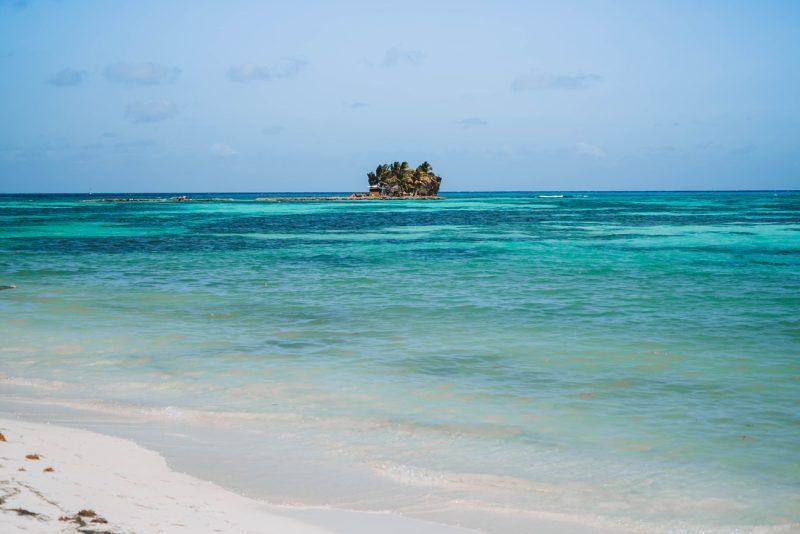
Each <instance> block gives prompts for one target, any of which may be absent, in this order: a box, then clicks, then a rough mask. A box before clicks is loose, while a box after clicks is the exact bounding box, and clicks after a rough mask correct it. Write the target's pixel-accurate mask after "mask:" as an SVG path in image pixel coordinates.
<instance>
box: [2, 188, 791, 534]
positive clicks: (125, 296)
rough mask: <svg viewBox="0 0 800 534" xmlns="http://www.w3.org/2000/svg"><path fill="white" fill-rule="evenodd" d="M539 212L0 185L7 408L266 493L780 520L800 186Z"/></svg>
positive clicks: (483, 508)
mask: <svg viewBox="0 0 800 534" xmlns="http://www.w3.org/2000/svg"><path fill="white" fill-rule="evenodd" d="M542 195H548V194H538V193H505V194H504V193H491V194H488V193H482V194H467V193H461V194H449V195H446V196H447V197H448V199H447V200H445V201H418V202H411V201H408V202H355V203H343V202H329V203H328V202H315V203H260V202H254V201H253V200H252V199H253V198H255V197H256V196H263V194H259V195H231V194H215V195H214V196H224V197H229V198H234V199H235V200H234V201H233V202H208V203H180V204H176V203H130V204H107V203H87V202H83V201H82V200H84V199H85V198H87V197H79V196H31V197H24V196H0V284H16V285H17V286H18V288H17V289H13V290H7V291H3V292H0V314H2V316H3V321H2V322H0V337H1V338H2V339H3V344H2V347H0V373H2V374H3V375H4V376H5V377H6V380H5V381H4V382H2V383H0V388H1V389H0V392H2V394H3V397H4V399H5V400H14V401H15V402H20V401H26V400H39V401H41V400H43V399H44V400H47V401H48V402H58V403H60V404H62V405H65V406H73V407H79V408H91V409H93V410H98V411H102V412H103V413H106V414H117V415H118V416H119V417H120V418H130V417H144V418H150V419H152V420H155V419H158V420H159V421H161V423H159V424H165V425H167V426H168V425H169V424H175V425H177V424H178V423H180V425H182V428H183V427H184V426H185V427H186V428H184V429H183V431H182V432H183V433H182V434H181V435H182V436H184V437H185V436H187V435H190V434H192V432H191V430H187V428H195V429H196V430H202V429H207V428H208V426H209V425H219V426H223V427H224V428H226V430H227V431H228V432H227V434H226V435H229V436H234V438H232V439H230V440H229V441H228V442H226V444H225V447H222V448H224V449H225V450H229V449H232V450H235V451H236V453H235V454H234V456H237V457H239V458H241V459H242V461H240V462H237V461H235V460H231V461H229V462H226V463H225V465H224V466H219V467H218V468H215V467H214V466H208V465H206V466H205V467H204V469H206V470H208V471H209V472H211V474H212V475H214V476H217V477H222V478H225V479H226V482H227V483H229V485H233V486H236V487H240V488H243V489H246V490H247V491H248V492H250V493H251V494H256V495H260V496H264V497H268V498H270V499H272V500H278V501H282V502H308V503H331V504H336V505H345V506H348V507H354V508H371V509H393V510H399V511H402V512H404V513H408V514H410V515H417V516H424V517H427V518H434V519H437V518H438V519H440V520H447V521H453V520H458V521H461V522H462V523H466V524H474V525H476V526H479V527H482V528H484V529H486V530H493V525H494V526H495V527H494V528H495V530H497V531H508V529H506V528H500V527H497V525H502V524H504V523H502V522H500V523H498V522H497V520H496V519H494V517H495V516H507V517H506V519H505V520H507V521H508V523H505V524H506V525H512V524H513V525H514V526H515V527H518V529H519V530H521V531H524V530H525V527H524V524H525V523H524V517H526V515H535V514H563V515H564V517H573V518H578V519H580V520H581V521H587V522H594V523H597V524H606V525H608V524H613V525H618V526H620V525H621V526H625V527H636V526H637V525H638V526H642V525H644V527H643V528H646V529H648V530H649V529H654V528H658V527H661V528H665V529H675V528H678V529H690V530H694V529H696V530H700V529H721V530H731V529H735V528H743V529H749V528H753V527H756V526H780V525H792V524H794V525H795V526H797V524H798V522H800V447H798V443H800V193H795V192H759V193H646V194H643V193H564V196H563V197H562V198H558V197H545V198H542V197H541V196H542ZM115 196H116V195H115ZM185 439H186V440H189V438H185ZM187 443H192V442H191V440H189V441H187ZM194 443H195V446H194V447H193V448H192V447H191V446H189V445H185V444H184V445H185V446H184V449H193V450H194V451H195V452H196V453H197V454H198V455H199V456H198V457H202V450H203V445H202V443H197V442H194ZM281 458H290V459H291V461H290V462H288V461H281ZM245 459H246V461H245ZM198 462H199V463H202V462H201V461H198ZM215 469H216V472H215ZM320 473H327V475H326V476H319V474H320ZM278 474H279V476H277V475H278ZM314 476H317V479H315V481H314V483H310V480H311V477H314ZM481 514H484V515H481ZM486 514H488V515H486ZM489 516H492V517H493V519H486V518H487V517H489ZM511 516H513V518H512V519H509V518H510V517H511ZM521 518H522V519H521ZM520 525H521V526H520Z"/></svg>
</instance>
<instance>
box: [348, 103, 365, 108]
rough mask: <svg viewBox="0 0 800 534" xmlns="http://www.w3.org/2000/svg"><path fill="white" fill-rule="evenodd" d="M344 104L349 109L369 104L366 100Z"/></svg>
mask: <svg viewBox="0 0 800 534" xmlns="http://www.w3.org/2000/svg"><path fill="white" fill-rule="evenodd" d="M345 105H346V106H347V107H348V108H350V109H363V108H368V107H369V104H367V103H366V102H350V103H349V104H345Z"/></svg>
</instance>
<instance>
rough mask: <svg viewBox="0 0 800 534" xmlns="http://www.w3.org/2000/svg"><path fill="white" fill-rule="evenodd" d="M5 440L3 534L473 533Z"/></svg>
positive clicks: (0, 506) (62, 445) (82, 440)
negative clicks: (282, 502)
mask: <svg viewBox="0 0 800 534" xmlns="http://www.w3.org/2000/svg"><path fill="white" fill-rule="evenodd" d="M0 432H1V433H2V438H0V531H2V532H60V533H64V532H97V533H101V532H113V533H134V532H147V533H159V532H164V533H168V532H187V533H188V532H191V533H203V532H237V533H261V532H280V533H286V534H320V533H332V532H354V533H360V532H363V533H367V532H389V533H391V532H415V533H417V534H419V533H426V534H439V533H442V534H456V533H459V532H460V533H466V532H471V531H468V530H464V529H458V528H453V527H447V526H442V525H437V524H433V523H426V522H423V521H417V520H413V519H406V518H402V517H399V516H394V515H391V514H382V513H365V512H350V511H345V510H330V509H313V508H309V509H288V508H282V507H277V506H271V505H268V504H266V503H263V502H260V501H257V500H254V499H249V498H247V497H243V496H240V495H237V494H236V493H233V492H231V491H228V490H226V489H224V488H221V487H220V486H217V485H215V484H213V483H211V482H206V481H203V480H199V479H196V478H193V477H191V476H188V475H186V474H182V473H178V472H175V471H173V470H171V469H170V467H169V466H168V465H167V462H166V461H165V460H164V458H163V457H162V456H160V455H159V454H158V453H155V452H153V451H150V450H148V449H145V448H143V447H140V446H139V445H137V444H135V443H133V442H131V441H127V440H124V439H119V438H115V437H110V436H105V435H101V434H97V433H94V432H88V431H84V430H76V429H72V428H66V427H61V426H55V425H49V424H40V423H29V422H23V421H17V420H8V419H0ZM289 515H292V516H294V517H289Z"/></svg>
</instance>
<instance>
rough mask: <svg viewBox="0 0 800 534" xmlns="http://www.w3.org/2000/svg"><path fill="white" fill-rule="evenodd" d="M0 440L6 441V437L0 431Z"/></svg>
mask: <svg viewBox="0 0 800 534" xmlns="http://www.w3.org/2000/svg"><path fill="white" fill-rule="evenodd" d="M0 441H6V437H5V436H4V435H3V433H2V432H0Z"/></svg>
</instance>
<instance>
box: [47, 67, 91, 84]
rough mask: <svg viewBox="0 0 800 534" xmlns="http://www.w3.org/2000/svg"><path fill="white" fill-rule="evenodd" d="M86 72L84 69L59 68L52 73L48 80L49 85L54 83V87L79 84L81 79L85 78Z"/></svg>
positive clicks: (81, 81)
mask: <svg viewBox="0 0 800 534" xmlns="http://www.w3.org/2000/svg"><path fill="white" fill-rule="evenodd" d="M86 74H87V72H86V71H85V70H76V69H70V68H66V69H61V70H60V71H58V72H57V73H55V74H53V75H52V76H51V77H50V79H49V80H48V82H49V83H50V85H55V86H56V87H74V86H76V85H80V84H81V83H83V80H84V79H85V78H86Z"/></svg>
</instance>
